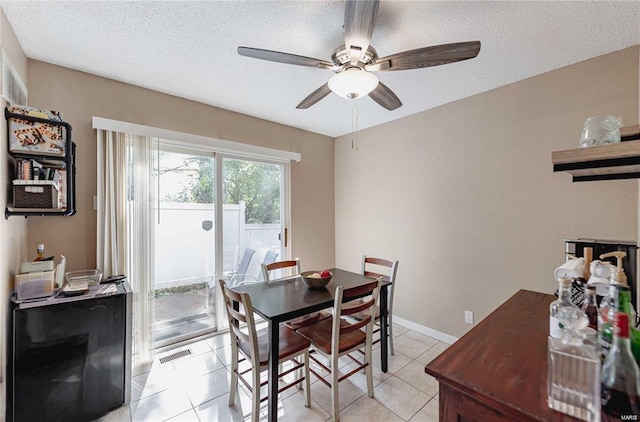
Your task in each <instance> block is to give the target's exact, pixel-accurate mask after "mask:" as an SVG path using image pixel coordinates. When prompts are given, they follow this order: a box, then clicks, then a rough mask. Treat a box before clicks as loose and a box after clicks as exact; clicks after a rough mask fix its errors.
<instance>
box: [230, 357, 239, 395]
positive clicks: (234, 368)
mask: <svg viewBox="0 0 640 422" xmlns="http://www.w3.org/2000/svg"><path fill="white" fill-rule="evenodd" d="M237 390H238V350H237V349H236V348H235V347H233V346H231V386H230V390H229V406H233V405H234V403H235V401H236V391H237Z"/></svg>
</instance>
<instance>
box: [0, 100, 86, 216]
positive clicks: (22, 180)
mask: <svg viewBox="0 0 640 422" xmlns="http://www.w3.org/2000/svg"><path fill="white" fill-rule="evenodd" d="M4 116H5V119H6V120H7V128H8V136H7V137H8V149H9V157H10V158H11V161H12V182H11V185H12V186H10V187H9V191H10V195H9V197H8V200H7V202H8V203H7V206H6V207H5V210H4V216H5V218H6V219H8V218H9V216H12V215H22V216H24V217H28V216H36V215H37V216H45V215H60V216H71V215H74V214H75V213H76V208H75V203H76V194H75V191H76V190H75V173H76V169H75V154H76V150H75V149H76V144H75V143H74V142H73V141H72V138H71V125H69V124H68V123H66V122H63V121H56V120H51V119H46V118H42V117H39V116H38V115H37V114H36V115H30V114H21V113H13V112H11V111H10V110H9V109H7V108H5V110H4ZM18 125H21V126H20V127H21V128H20V129H16V126H18ZM12 126H13V127H12ZM52 128H53V131H54V132H55V131H56V130H59V131H60V133H63V134H64V136H63V137H62V138H63V139H61V140H59V142H57V143H56V144H57V145H54V143H53V142H49V141H50V139H48V138H47V135H48V134H47V130H52ZM16 133H21V134H25V135H23V136H24V137H25V138H27V141H28V137H29V136H30V137H31V138H32V139H37V141H38V146H40V145H45V146H46V147H45V148H43V149H38V148H37V147H35V146H32V145H29V142H25V144H26V145H27V146H22V145H20V143H18V142H17V141H16ZM33 145H36V144H33ZM49 146H55V147H57V148H58V150H55V149H53V148H49ZM30 147H31V149H30V150H29V149H28V148H30ZM35 174H37V175H38V176H37V177H36V176H35ZM34 179H35V180H34Z"/></svg>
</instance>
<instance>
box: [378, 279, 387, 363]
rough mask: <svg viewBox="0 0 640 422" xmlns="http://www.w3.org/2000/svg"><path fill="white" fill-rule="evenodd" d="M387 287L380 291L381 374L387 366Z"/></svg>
mask: <svg viewBox="0 0 640 422" xmlns="http://www.w3.org/2000/svg"><path fill="white" fill-rule="evenodd" d="M387 302H388V300H387V286H382V288H381V289H380V364H381V366H382V372H387V366H388V356H389V355H388V353H387V345H388V337H387V332H388V330H387V319H388V317H387V307H388V303H387Z"/></svg>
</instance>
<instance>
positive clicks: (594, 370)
mask: <svg viewBox="0 0 640 422" xmlns="http://www.w3.org/2000/svg"><path fill="white" fill-rule="evenodd" d="M556 317H557V318H558V319H559V320H560V322H561V323H562V325H563V326H564V327H565V328H564V329H563V330H562V338H561V339H558V338H553V337H551V336H549V344H548V347H549V348H548V353H549V355H548V362H549V366H548V370H549V374H548V377H547V399H548V401H547V402H548V404H549V407H550V408H552V409H555V410H557V411H559V412H562V413H565V414H567V415H571V416H574V417H576V418H579V419H582V420H585V421H592V422H593V421H594V422H599V421H600V400H601V393H600V355H599V353H598V347H597V345H596V344H594V343H592V342H584V341H583V332H584V330H585V329H586V328H587V326H588V324H589V319H588V318H587V316H586V315H585V314H584V312H582V310H580V309H579V308H578V307H573V308H572V307H568V306H567V307H563V308H561V309H560V310H559V311H558V313H557V315H556Z"/></svg>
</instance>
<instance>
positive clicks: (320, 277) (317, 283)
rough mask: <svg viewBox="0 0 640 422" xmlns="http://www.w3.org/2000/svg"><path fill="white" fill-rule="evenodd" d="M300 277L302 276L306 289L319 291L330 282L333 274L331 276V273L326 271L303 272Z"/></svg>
mask: <svg viewBox="0 0 640 422" xmlns="http://www.w3.org/2000/svg"><path fill="white" fill-rule="evenodd" d="M300 275H301V276H302V279H303V280H304V282H305V284H306V285H307V287H309V288H312V289H320V288H323V287H326V286H327V284H329V282H330V281H331V277H333V274H331V272H330V271H328V270H324V271H304V272H303V273H302V274H300Z"/></svg>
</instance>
